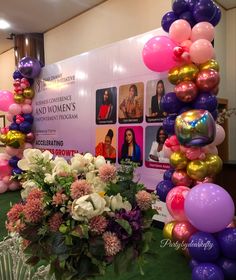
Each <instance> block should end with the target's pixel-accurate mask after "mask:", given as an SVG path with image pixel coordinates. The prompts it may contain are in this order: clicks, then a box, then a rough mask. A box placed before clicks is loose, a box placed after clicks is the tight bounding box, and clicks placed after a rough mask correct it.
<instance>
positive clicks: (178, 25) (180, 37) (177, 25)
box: [169, 19, 191, 43]
mask: <svg viewBox="0 0 236 280" xmlns="http://www.w3.org/2000/svg"><path fill="white" fill-rule="evenodd" d="M169 36H170V38H171V39H172V40H173V41H175V42H178V43H182V42H183V41H186V40H188V39H189V38H190V36H191V26H190V24H189V23H188V22H187V21H186V20H184V19H178V20H176V21H174V22H173V23H172V24H171V26H170V29H169Z"/></svg>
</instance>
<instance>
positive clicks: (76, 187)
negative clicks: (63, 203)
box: [70, 180, 92, 199]
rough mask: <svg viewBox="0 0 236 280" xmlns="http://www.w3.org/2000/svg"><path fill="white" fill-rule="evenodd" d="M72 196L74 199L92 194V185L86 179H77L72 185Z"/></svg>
mask: <svg viewBox="0 0 236 280" xmlns="http://www.w3.org/2000/svg"><path fill="white" fill-rule="evenodd" d="M70 192H71V197H72V198H73V199H77V198H80V197H81V196H84V195H87V194H90V193H91V192H92V187H91V185H90V184H88V183H87V182H86V180H76V181H75V182H74V183H73V184H72V185H71V187H70Z"/></svg>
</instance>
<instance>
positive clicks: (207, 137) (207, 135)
mask: <svg viewBox="0 0 236 280" xmlns="http://www.w3.org/2000/svg"><path fill="white" fill-rule="evenodd" d="M215 132H216V125H215V121H214V119H213V117H212V115H211V113H210V112H208V111H207V110H190V111H187V112H184V113H182V114H181V115H179V116H178V117H177V118H176V120H175V134H176V136H177V138H178V140H179V142H180V144H181V145H184V146H187V147H191V146H195V147H201V146H205V145H208V144H210V143H212V142H213V141H214V139H215Z"/></svg>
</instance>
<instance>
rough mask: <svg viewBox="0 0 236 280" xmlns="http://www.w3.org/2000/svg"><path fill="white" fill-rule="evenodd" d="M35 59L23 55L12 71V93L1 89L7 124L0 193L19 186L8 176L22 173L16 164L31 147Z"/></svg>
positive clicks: (3, 132) (2, 137) (3, 133)
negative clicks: (25, 150)
mask: <svg viewBox="0 0 236 280" xmlns="http://www.w3.org/2000/svg"><path fill="white" fill-rule="evenodd" d="M40 70H41V66H40V63H39V61H38V60H37V59H34V58H31V57H24V58H22V59H21V60H20V62H19V65H18V69H17V70H16V71H15V72H14V73H13V79H14V82H13V89H14V93H11V92H9V91H6V90H1V91H0V110H1V111H4V112H7V113H6V117H7V120H8V121H9V122H10V124H9V125H8V126H6V127H3V128H1V134H0V141H1V142H2V143H4V144H5V145H6V149H5V153H1V154H0V193H4V192H5V191H7V190H8V189H9V190H16V189H18V188H19V186H20V185H19V182H18V181H16V180H14V179H12V178H11V176H12V175H13V176H14V175H16V174H21V173H22V170H21V169H20V168H19V167H18V166H17V163H18V161H19V160H20V158H21V157H22V154H23V151H24V149H28V148H32V143H33V142H34V139H35V136H34V134H33V132H32V125H33V121H34V118H33V115H32V111H33V109H32V105H31V103H32V99H33V97H34V89H33V83H34V78H35V77H37V76H38V75H39V73H40Z"/></svg>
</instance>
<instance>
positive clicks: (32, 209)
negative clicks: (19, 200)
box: [23, 198, 43, 223]
mask: <svg viewBox="0 0 236 280" xmlns="http://www.w3.org/2000/svg"><path fill="white" fill-rule="evenodd" d="M23 212H24V215H25V219H26V221H27V222H31V223H38V222H39V221H40V220H41V219H42V218H43V204H42V201H41V200H40V199H35V198H32V199H30V200H27V202H26V204H25V206H24V210H23Z"/></svg>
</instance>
